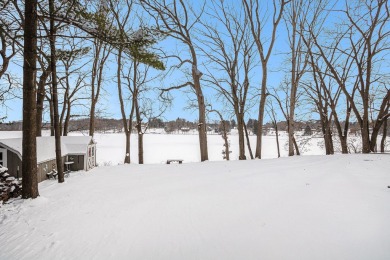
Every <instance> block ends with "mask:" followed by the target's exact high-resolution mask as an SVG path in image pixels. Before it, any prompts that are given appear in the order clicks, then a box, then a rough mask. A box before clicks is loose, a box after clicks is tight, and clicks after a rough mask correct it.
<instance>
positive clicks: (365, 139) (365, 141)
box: [361, 93, 370, 153]
mask: <svg viewBox="0 0 390 260" xmlns="http://www.w3.org/2000/svg"><path fill="white" fill-rule="evenodd" d="M368 107H369V97H368V93H364V94H363V121H362V126H361V131H362V152H363V153H370V130H369V127H370V121H369V113H368Z"/></svg>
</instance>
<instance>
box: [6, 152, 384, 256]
mask: <svg viewBox="0 0 390 260" xmlns="http://www.w3.org/2000/svg"><path fill="white" fill-rule="evenodd" d="M389 169H390V156H389V155H347V156H343V155H336V156H305V157H297V158H281V159H275V160H253V161H231V162H206V163H188V164H182V165H178V164H174V165H128V166H125V165H120V166H111V167H99V168H95V169H94V170H92V171H90V172H87V173H83V172H78V173H73V175H72V176H71V177H70V178H67V179H66V183H65V184H57V183H56V182H55V181H45V182H43V183H41V184H40V194H41V197H40V198H38V199H36V200H32V201H15V202H14V203H12V204H8V205H3V206H2V207H1V208H0V241H1V243H0V259H354V260H355V259H370V260H371V259H390V250H389V248H390V222H389V219H390V203H389V201H390V189H388V188H387V186H388V185H390V170H389Z"/></svg>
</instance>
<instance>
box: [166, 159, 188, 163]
mask: <svg viewBox="0 0 390 260" xmlns="http://www.w3.org/2000/svg"><path fill="white" fill-rule="evenodd" d="M183 161H184V160H183V159H168V160H167V164H171V162H178V163H179V164H182V162H183Z"/></svg>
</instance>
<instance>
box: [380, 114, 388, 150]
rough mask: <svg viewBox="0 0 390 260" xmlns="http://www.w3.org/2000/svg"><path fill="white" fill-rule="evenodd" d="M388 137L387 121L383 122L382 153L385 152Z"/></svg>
mask: <svg viewBox="0 0 390 260" xmlns="http://www.w3.org/2000/svg"><path fill="white" fill-rule="evenodd" d="M386 137H387V119H386V120H385V122H383V131H382V140H381V153H384V152H385V147H386Z"/></svg>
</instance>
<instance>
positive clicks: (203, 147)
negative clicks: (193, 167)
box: [192, 66, 209, 162]
mask: <svg viewBox="0 0 390 260" xmlns="http://www.w3.org/2000/svg"><path fill="white" fill-rule="evenodd" d="M192 78H193V79H194V88H195V92H196V97H197V101H198V109H199V111H198V112H199V125H198V131H199V148H200V161H202V162H204V161H207V160H208V159H209V155H208V150H207V125H206V105H205V102H204V96H203V92H202V88H201V86H200V75H198V72H197V67H196V66H193V69H192Z"/></svg>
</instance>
